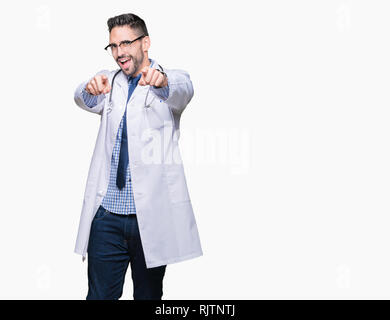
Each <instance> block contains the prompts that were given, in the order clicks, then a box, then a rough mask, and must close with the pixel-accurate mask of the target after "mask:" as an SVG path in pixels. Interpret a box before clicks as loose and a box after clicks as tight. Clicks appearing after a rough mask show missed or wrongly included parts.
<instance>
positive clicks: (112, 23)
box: [107, 13, 149, 36]
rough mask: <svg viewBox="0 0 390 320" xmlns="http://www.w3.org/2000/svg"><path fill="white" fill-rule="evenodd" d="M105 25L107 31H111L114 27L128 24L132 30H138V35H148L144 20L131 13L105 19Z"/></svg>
mask: <svg viewBox="0 0 390 320" xmlns="http://www.w3.org/2000/svg"><path fill="white" fill-rule="evenodd" d="M107 25H108V31H109V32H111V30H112V28H114V27H117V26H125V25H128V26H129V27H130V28H131V29H132V30H134V31H138V32H140V35H142V34H143V35H145V36H148V35H149V33H148V29H146V25H145V22H144V20H142V19H141V18H140V17H138V16H137V15H135V14H132V13H125V14H121V15H119V16H116V17H112V18H110V19H108V20H107Z"/></svg>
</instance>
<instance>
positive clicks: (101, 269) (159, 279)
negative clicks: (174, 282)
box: [87, 206, 166, 300]
mask: <svg viewBox="0 0 390 320" xmlns="http://www.w3.org/2000/svg"><path fill="white" fill-rule="evenodd" d="M129 262H130V264H131V277H132V279H133V288H134V290H133V297H134V300H161V297H162V294H163V290H162V289H163V278H164V274H165V269H166V265H163V266H159V267H154V268H149V269H147V268H146V264H145V257H144V253H143V249H142V243H141V238H140V234H139V229H138V223H137V216H136V215H135V214H129V215H121V214H115V213H111V212H109V211H107V210H106V209H104V208H103V207H102V206H100V207H99V209H98V210H97V212H96V215H95V217H94V219H93V221H92V225H91V232H90V236H89V243H88V295H87V300H97V299H105V300H116V299H119V298H120V297H121V296H122V291H123V284H124V281H125V274H126V271H127V268H128V266H129Z"/></svg>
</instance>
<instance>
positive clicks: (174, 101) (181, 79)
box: [164, 69, 194, 114]
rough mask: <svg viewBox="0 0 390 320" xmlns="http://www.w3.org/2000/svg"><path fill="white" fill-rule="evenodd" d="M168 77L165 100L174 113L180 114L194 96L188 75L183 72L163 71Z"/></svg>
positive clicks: (174, 70)
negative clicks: (167, 92)
mask: <svg viewBox="0 0 390 320" xmlns="http://www.w3.org/2000/svg"><path fill="white" fill-rule="evenodd" d="M164 71H165V73H166V74H167V77H168V87H169V95H168V98H167V99H166V100H165V102H166V103H167V105H168V106H169V107H170V108H171V109H172V111H173V112H174V113H178V114H180V113H182V112H183V111H184V109H185V107H186V106H187V104H188V103H189V102H190V101H191V99H192V97H193V95H194V88H193V86H192V81H191V79H190V75H189V74H188V73H187V72H186V71H184V70H178V69H171V70H164Z"/></svg>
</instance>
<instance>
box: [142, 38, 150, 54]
mask: <svg viewBox="0 0 390 320" xmlns="http://www.w3.org/2000/svg"><path fill="white" fill-rule="evenodd" d="M142 47H143V51H148V50H149V48H150V38H149V36H145V37H144V38H143V39H142Z"/></svg>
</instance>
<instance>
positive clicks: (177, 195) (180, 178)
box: [165, 164, 190, 204]
mask: <svg viewBox="0 0 390 320" xmlns="http://www.w3.org/2000/svg"><path fill="white" fill-rule="evenodd" d="M165 175H166V181H167V187H168V191H169V194H170V197H171V203H172V204H177V203H181V202H186V201H190V196H189V193H188V188H187V182H186V178H185V175H184V168H183V165H182V164H168V165H165Z"/></svg>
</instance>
